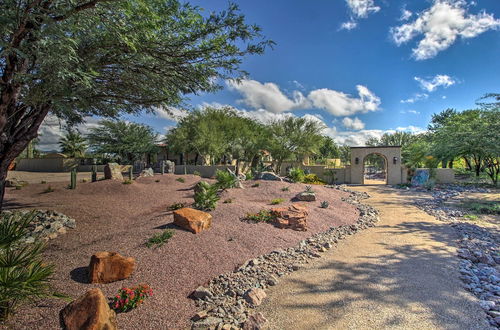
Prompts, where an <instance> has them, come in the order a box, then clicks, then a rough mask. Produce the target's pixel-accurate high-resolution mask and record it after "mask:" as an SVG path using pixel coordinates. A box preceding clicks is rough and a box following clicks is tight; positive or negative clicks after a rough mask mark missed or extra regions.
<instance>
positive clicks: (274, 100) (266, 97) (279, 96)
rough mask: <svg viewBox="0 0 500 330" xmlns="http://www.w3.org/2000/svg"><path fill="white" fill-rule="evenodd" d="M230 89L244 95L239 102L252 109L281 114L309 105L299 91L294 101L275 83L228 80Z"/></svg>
mask: <svg viewBox="0 0 500 330" xmlns="http://www.w3.org/2000/svg"><path fill="white" fill-rule="evenodd" d="M226 83H227V86H228V87H229V89H232V90H236V91H238V92H239V93H241V94H242V95H243V97H244V98H243V99H241V100H239V102H241V103H244V104H246V105H248V106H250V107H252V108H255V109H259V108H264V109H266V110H268V111H271V112H274V113H279V112H283V111H289V110H294V109H299V108H307V107H308V106H309V103H308V101H307V99H306V98H305V97H304V95H302V93H301V92H299V91H294V92H293V99H290V98H289V97H288V96H286V95H285V94H283V92H282V91H281V90H280V88H279V87H278V85H276V84H274V83H264V84H262V83H260V82H258V81H256V80H249V79H245V80H242V81H241V82H239V83H238V82H236V81H233V80H228V81H227V82H226Z"/></svg>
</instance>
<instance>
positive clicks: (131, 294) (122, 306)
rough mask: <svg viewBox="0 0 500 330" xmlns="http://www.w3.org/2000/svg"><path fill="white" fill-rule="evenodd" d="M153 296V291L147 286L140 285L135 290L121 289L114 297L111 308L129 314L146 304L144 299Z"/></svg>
mask: <svg viewBox="0 0 500 330" xmlns="http://www.w3.org/2000/svg"><path fill="white" fill-rule="evenodd" d="M152 295H153V289H151V288H150V287H149V285H147V284H139V285H138V286H136V287H133V288H121V289H120V290H119V291H118V294H117V295H116V296H115V297H113V300H112V302H111V308H113V309H114V310H115V311H117V312H128V311H129V310H131V309H134V308H136V307H137V306H139V305H140V304H142V303H143V302H144V299H146V298H148V297H151V296H152Z"/></svg>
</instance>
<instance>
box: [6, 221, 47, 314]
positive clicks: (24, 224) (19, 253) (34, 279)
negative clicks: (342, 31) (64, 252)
mask: <svg viewBox="0 0 500 330" xmlns="http://www.w3.org/2000/svg"><path fill="white" fill-rule="evenodd" d="M34 216H35V213H34V212H30V213H20V212H15V213H3V214H1V215H0V321H3V320H5V319H7V318H8V317H9V316H10V315H11V314H12V313H13V312H14V311H15V309H16V308H17V307H18V306H19V305H20V304H22V303H24V302H27V301H30V300H32V299H34V298H45V297H54V296H55V295H54V294H52V293H51V292H50V288H49V281H50V277H51V275H52V274H53V272H54V266H53V265H48V264H46V263H44V262H43V261H42V249H43V244H42V243H40V242H38V243H33V244H27V243H24V242H23V241H22V239H23V238H24V237H25V236H26V235H27V234H28V231H29V224H30V223H31V221H32V220H33V217H34Z"/></svg>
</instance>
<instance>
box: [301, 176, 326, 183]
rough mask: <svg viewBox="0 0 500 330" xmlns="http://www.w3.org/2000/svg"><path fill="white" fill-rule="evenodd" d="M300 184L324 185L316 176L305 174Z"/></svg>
mask: <svg viewBox="0 0 500 330" xmlns="http://www.w3.org/2000/svg"><path fill="white" fill-rule="evenodd" d="M302 182H304V183H309V184H326V182H325V181H323V180H321V179H320V178H319V177H318V176H317V175H316V174H307V175H306V176H304V179H303V180H302Z"/></svg>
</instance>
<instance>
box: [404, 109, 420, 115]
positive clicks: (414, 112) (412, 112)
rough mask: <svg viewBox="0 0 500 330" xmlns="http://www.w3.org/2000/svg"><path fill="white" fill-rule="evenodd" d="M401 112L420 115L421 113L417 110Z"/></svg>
mask: <svg viewBox="0 0 500 330" xmlns="http://www.w3.org/2000/svg"><path fill="white" fill-rule="evenodd" d="M400 113H411V114H414V115H419V114H420V112H419V111H417V110H406V111H400Z"/></svg>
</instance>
